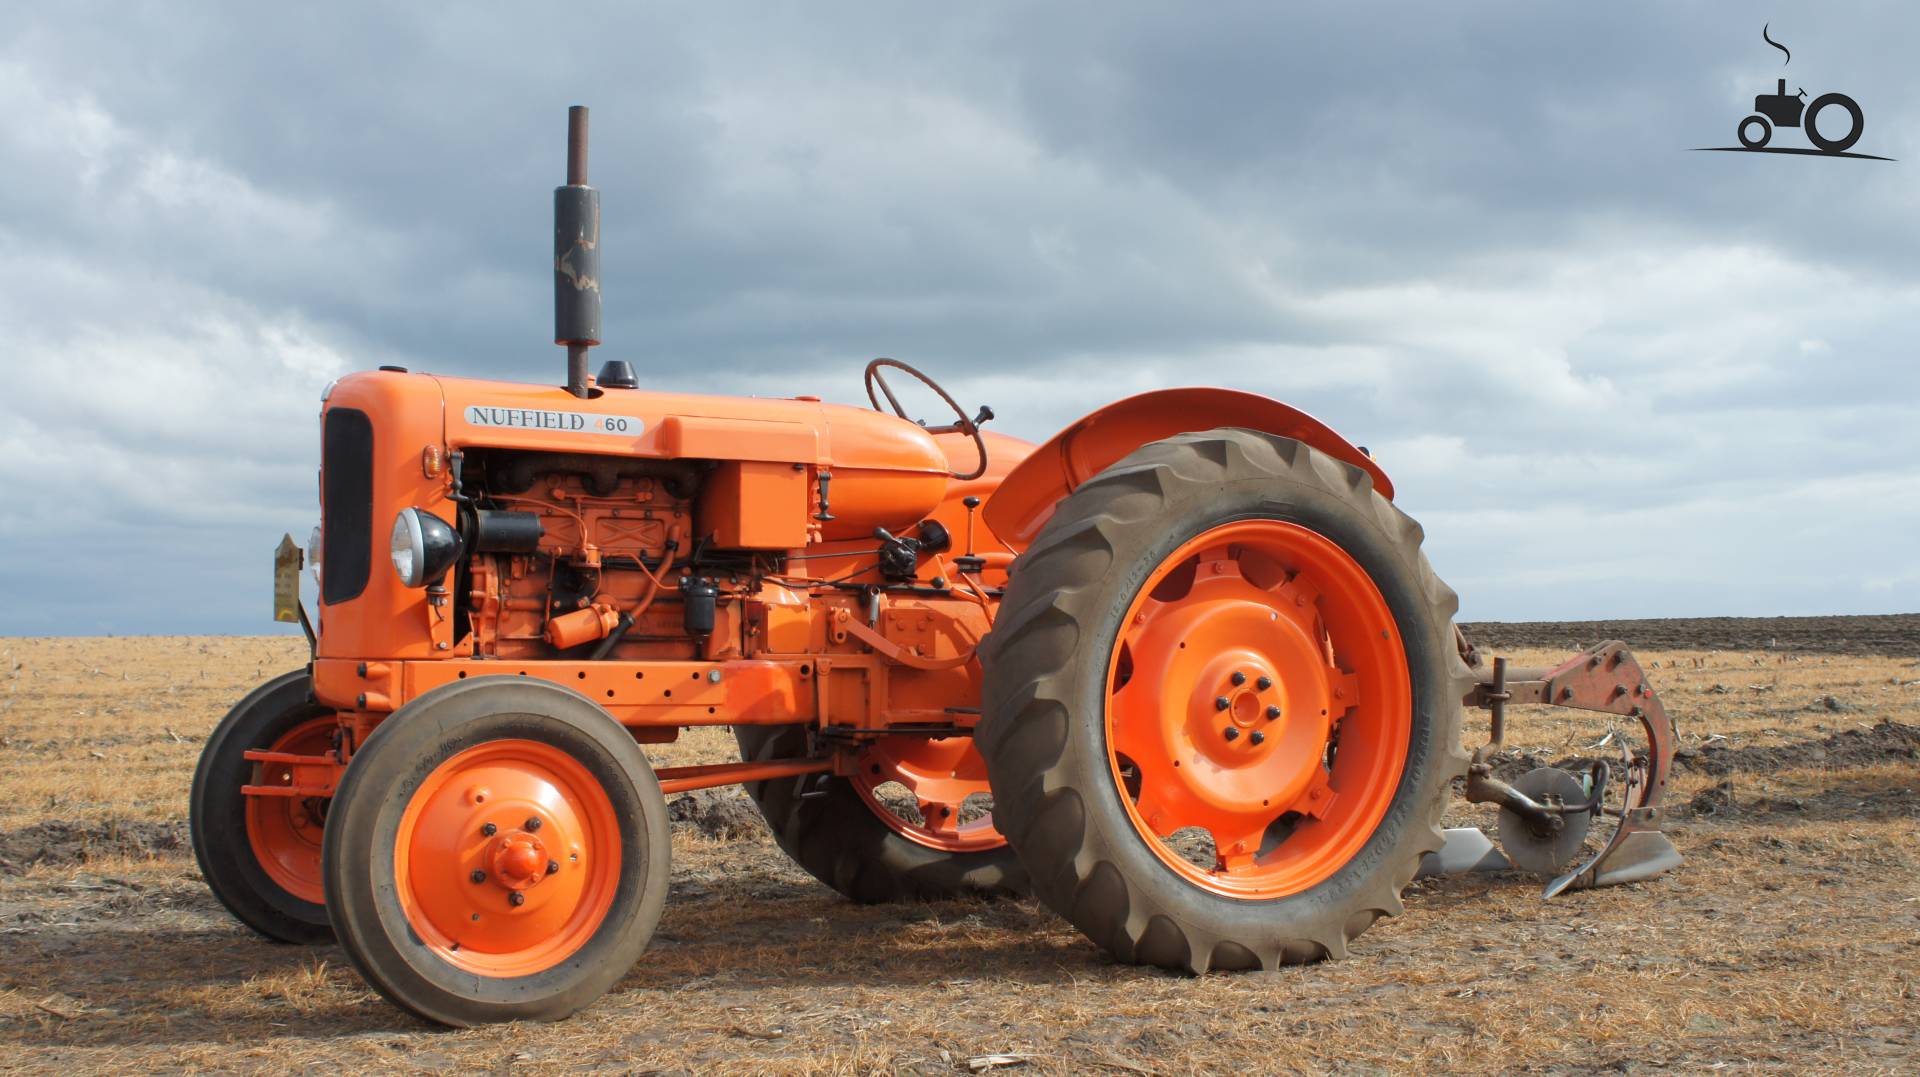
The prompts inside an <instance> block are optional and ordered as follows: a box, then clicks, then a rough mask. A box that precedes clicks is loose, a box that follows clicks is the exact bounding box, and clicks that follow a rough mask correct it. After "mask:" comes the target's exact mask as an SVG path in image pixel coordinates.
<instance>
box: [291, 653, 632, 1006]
mask: <svg viewBox="0 0 1920 1077" xmlns="http://www.w3.org/2000/svg"><path fill="white" fill-rule="evenodd" d="M667 859H668V835H667V813H666V802H665V800H664V798H662V796H661V795H660V786H659V783H658V782H657V781H656V780H655V779H654V776H653V771H652V769H651V768H650V767H649V766H648V765H647V761H646V757H645V756H644V755H643V754H642V753H641V751H640V747H639V745H638V744H637V743H635V741H634V739H633V736H632V735H631V734H630V733H628V732H627V730H626V729H625V728H623V727H622V726H621V725H620V724H619V723H618V722H615V721H614V720H613V719H612V717H610V716H609V715H608V714H607V713H606V712H605V711H603V710H601V709H600V708H599V707H598V706H596V705H594V704H593V703H592V702H590V701H588V700H587V699H585V698H584V697H582V696H579V695H576V694H575V693H573V692H570V691H568V690H566V689H564V688H560V687H558V686H555V685H550V684H546V683H543V682H535V681H527V680H524V679H522V678H518V677H479V678H475V679H473V680H469V681H462V682H459V683H457V684H455V685H453V686H450V687H447V688H443V689H440V690H437V691H435V692H431V693H429V694H427V695H425V696H422V697H421V698H420V699H418V700H416V701H414V702H413V703H411V704H409V705H407V706H406V707H404V708H402V709H401V710H400V711H398V712H396V713H395V714H394V715H393V716H392V717H390V718H388V719H387V720H386V721H385V722H382V723H381V724H380V726H379V728H377V729H376V730H375V731H374V733H373V735H372V736H370V737H368V738H367V743H366V745H365V746H364V747H362V748H361V749H360V750H359V751H358V752H356V753H355V754H354V757H353V760H352V762H351V764H350V765H349V766H348V768H347V772H346V776H345V778H344V779H343V780H342V781H341V783H340V789H339V792H338V794H337V795H336V797H335V804H334V808H333V818H332V820H331V824H330V825H329V827H328V829H327V842H326V851H325V857H324V861H325V869H326V883H327V893H328V897H329V902H328V911H329V912H330V913H331V914H332V917H333V925H334V929H335V931H336V932H337V933H338V934H339V936H340V941H341V944H342V945H343V946H344V947H345V948H346V950H347V953H348V954H349V955H350V956H351V957H352V958H353V961H354V964H355V965H356V966H357V967H358V968H359V969H360V971H361V973H362V975H364V976H365V977H366V978H367V981H368V982H369V983H370V984H372V985H373V987H374V988H375V989H376V990H378V991H379V992H380V993H381V994H383V995H385V996H386V997H387V998H388V999H389V1000H391V1001H392V1002H394V1003H395V1004H397V1005H399V1006H401V1007H403V1008H405V1009H407V1010H410V1011H412V1012H413V1013H416V1014H418V1015H420V1016H421V1017H424V1018H426V1019H428V1020H430V1021H437V1022H439V1023H441V1024H445V1025H455V1026H465V1025H473V1024H481V1023H485V1022H490V1021H509V1020H523V1019H524V1020H556V1019H558V1018H562V1017H565V1016H567V1015H569V1014H571V1013H573V1012H575V1011H577V1010H579V1009H581V1008H582V1007H584V1006H586V1005H588V1004H589V1003H591V1002H593V1001H594V1000H595V999H597V998H599V997H600V996H601V995H602V994H604V993H605V992H606V991H607V990H608V989H609V988H611V987H612V986H613V985H614V984H615V983H617V982H618V981H619V979H620V977H621V976H623V975H625V974H626V971H627V969H628V968H630V967H631V966H632V965H633V963H634V961H636V960H638V958H639V956H640V954H641V953H642V951H644V950H645V949H646V946H647V942H648V940H649V939H650V938H651V937H652V935H653V929H654V925H655V924H656V923H657V922H658V921H659V918H660V910H661V907H662V906H663V905H664V903H665V901H666V889H667Z"/></svg>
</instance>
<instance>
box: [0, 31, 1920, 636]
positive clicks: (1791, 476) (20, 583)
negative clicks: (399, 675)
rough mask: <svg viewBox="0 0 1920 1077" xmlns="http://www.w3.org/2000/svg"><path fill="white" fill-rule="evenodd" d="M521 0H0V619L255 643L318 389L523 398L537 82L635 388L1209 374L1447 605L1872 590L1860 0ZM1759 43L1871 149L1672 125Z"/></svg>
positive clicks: (309, 506)
mask: <svg viewBox="0 0 1920 1077" xmlns="http://www.w3.org/2000/svg"><path fill="white" fill-rule="evenodd" d="M223 8H224V9H223ZM527 9H528V5H506V4H499V5H492V4H466V5H457V6H448V7H446V8H445V9H442V10H432V6H431V5H427V4H407V5H394V4H379V5H367V6H364V7H362V6H358V5H353V4H347V3H334V4H316V5H262V4H245V5H241V4H235V5H216V4H193V5H181V4H173V3H157V2H156V3H147V4H131V3H111V4H108V3H101V4H90V3H80V2H73V3H62V4H42V5H31V6H28V7H24V8H18V9H16V10H13V11H11V12H10V13H9V15H8V17H7V20H6V22H7V26H6V28H5V29H4V31H0V112H3V113H4V116H5V122H4V124H0V175H4V177H5V179H4V181H0V488H3V489H4V490H5V493H6V496H5V497H4V498H0V634H41V633H106V632H111V633H147V632H161V633H172V632H240V633H248V632H262V631H271V630H273V626H272V624H271V622H270V621H269V620H268V613H269V609H270V601H269V586H268V584H269V577H268V572H269V565H270V551H271V549H272V547H273V545H274V543H275V542H276V541H277V540H278V539H279V537H280V534H281V533H282V532H283V531H291V532H293V533H294V534H295V535H296V536H297V537H300V536H304V535H305V534H306V532H307V530H308V529H309V528H310V527H311V526H312V524H313V523H314V520H315V515H316V507H315V503H314V468H315V465H316V456H317V426H316V422H315V414H316V411H317V407H318V398H319V393H320V389H321V387H322V386H323V385H325V384H326V382H327V381H328V380H330V379H331V378H333V377H336V376H338V375H339V374H342V373H345V372H347V371H349V370H354V369H360V368H367V367H372V366H375V365H378V364H381V363H400V364H404V365H407V366H410V367H413V368H415V369H422V368H424V369H428V370H433V371H440V372H450V373H467V374H475V375H484V376H495V377H501V378H509V379H516V380H524V381H549V382H551V381H556V380H558V378H559V377H560V376H561V370H562V360H561V356H560V353H559V350H558V349H556V348H554V347H553V346H552V345H551V344H550V343H548V342H547V334H548V332H549V331H550V326H551V320H550V319H551V314H550V311H549V306H548V304H549V302H550V295H551V293H550V290H549V289H550V285H549V282H548V277H547V275H546V274H547V268H546V267H547V259H548V254H549V252H548V245H549V243H550V232H549V229H550V221H549V216H548V215H549V205H550V194H549V192H550V190H551V188H552V187H553V186H554V185H555V184H556V183H557V182H559V181H560V179H561V178H562V167H563V161H562V148H563V141H564V128H565V115H564V112H565V107H566V106H567V105H569V104H575V103H585V104H589V105H591V106H593V109H594V145H593V177H592V178H593V181H594V183H595V185H596V186H598V187H600V188H601V189H602V190H603V192H604V194H603V198H604V200H605V223H604V234H603V238H604V241H605V245H606V255H605V267H604V269H605V278H606V294H607V304H608V313H607V329H606V337H607V345H606V346H605V347H603V348H601V349H599V354H598V355H597V356H596V360H595V361H596V363H597V362H598V361H599V359H601V358H606V357H611V356H618V357H623V358H627V359H630V360H632V361H633V363H634V365H635V366H636V367H637V368H638V369H639V370H640V371H641V377H642V379H643V382H644V383H646V384H650V385H652V386H656V387H660V388H669V389H675V390H693V391H711V392H763V393H781V394H791V393H799V392H815V393H819V394H821V395H823V396H826V397H827V398H829V399H841V400H848V401H851V400H853V399H854V398H855V397H856V396H857V395H858V394H859V371H860V367H861V365H862V364H863V363H864V362H865V360H866V359H868V358H870V357H872V356H875V355H893V356H897V357H900V358H904V359H907V360H909V361H912V362H915V363H918V364H921V365H923V366H924V367H925V368H926V369H928V370H930V371H932V372H934V373H935V374H936V376H937V377H939V378H940V379H941V380H942V381H943V382H945V383H946V385H947V386H948V387H949V388H950V389H951V390H952V391H953V392H954V393H955V395H956V396H957V397H959V398H960V399H961V400H963V401H966V402H969V403H971V402H979V401H985V402H989V403H991V404H993V405H994V406H995V408H996V410H997V411H998V412H999V414H1000V416H1001V425H1002V427H1003V428H1004V429H1006V430H1007V431H1008V432H1010V433H1015V434H1021V435H1025V436H1028V437H1032V438H1036V439H1038V438H1042V437H1045V436H1046V435H1048V434H1049V433H1050V432H1051V431H1053V430H1054V429H1056V428H1057V427H1058V426H1060V425H1061V424H1062V423H1064V422H1067V421H1069V420H1070V419H1072V418H1073V417H1075V416H1077V415H1079V414H1082V413H1084V412H1085V411H1087V410H1090V409H1092V408H1094V407H1096V406H1098V405H1099V404H1101V403H1103V402H1105V401H1106V400H1108V399H1111V398H1113V397H1115V396H1117V395H1120V394H1123V393H1128V392H1133V391H1138V390H1144V389H1148V388H1153V387H1157V386H1166V385H1175V384H1192V383H1211V384H1218V385H1228V386H1233V387H1237V388H1242V389H1249V390H1254V391H1258V392H1264V393H1269V394H1271V395H1273V396H1276V397H1279V398H1281V399H1283V400H1287V401H1289V402H1291V403H1294V404H1296V405H1298V406H1301V407H1303V408H1305V409H1306V410H1308V411H1311V412H1313V413H1315V414H1317V415H1319V416H1320V417H1322V418H1323V419H1326V420H1327V421H1329V422H1331V423H1332V424H1333V425H1334V426H1335V427H1337V428H1339V429H1341V430H1343V431H1344V432H1346V433H1347V434H1349V436H1351V437H1352V438H1353V439H1354V440H1356V441H1358V442H1361V443H1363V444H1366V445H1369V446H1371V447H1372V448H1373V449H1374V451H1375V452H1376V453H1377V454H1378V455H1379V456H1380V457H1381V458H1382V461H1383V463H1384V465H1385V466H1386V468H1387V469H1388V471H1389V472H1390V473H1391V474H1392V475H1393V477H1394V479H1395V482H1396V484H1397V486H1398V487H1399V491H1400V502H1401V504H1402V505H1403V506H1404V507H1406V508H1407V509H1408V510H1409V511H1411V512H1412V513H1413V514H1414V515H1415V516H1416V517H1417V518H1419V519H1420V520H1421V521H1422V522H1423V523H1424V524H1425V526H1426V529H1427V533H1428V535H1429V553H1430V555H1431V557H1432V559H1433V561H1434V563H1435V565H1436V567H1437V568H1438V569H1439V571H1440V573H1441V575H1442V576H1443V577H1445V578H1446V579H1447V580H1449V582H1451V583H1452V584H1453V585H1454V586H1455V587H1456V588H1457V589H1458V590H1459V591H1460V592H1461V594H1462V596H1463V600H1464V609H1463V616H1465V617H1468V618H1472V619H1516V618H1574V617H1606V616H1636V615H1637V616H1667V615H1675V616H1679V615H1704V614H1771V613H1827V612H1836V613H1855V612H1888V611H1910V610H1915V609H1920V552H1917V551H1920V541H1916V534H1917V533H1920V403H1917V401H1920V366H1917V365H1916V362H1915V358H1916V355H1915V352H1916V348H1915V343H1916V340H1920V173H1916V171H1915V169H1916V168H1920V82H1916V80H1915V79H1914V78H1913V77H1912V72H1913V71H1914V69H1915V59H1914V58H1915V56H1916V55H1917V54H1920V9H1916V8H1915V7H1914V6H1913V5H1911V4H1905V3H1892V2H1888V3H1879V4H1813V3H1799V4H1772V5H1767V4H1762V5H1752V4H1744V3H1740V4H1735V3H1721V4H1709V3H1691V4H1673V3H1619V4H1583V5H1572V4H1539V3H1508V4H1456V5H1444V6H1442V7H1435V6H1433V5H1424V4H1420V5H1415V4H1405V5H1395V6H1380V7H1377V8H1375V7H1370V6H1368V5H1317V6H1314V7H1313V8H1310V9H1306V10H1299V9H1296V8H1295V7H1293V6H1288V5H1281V4H1276V3H1217V4H1207V5H1171V4H1166V5H1152V6H1147V5H1141V6H1133V5H1129V4H1115V3H1100V4H1084V5H1082V4H1052V5H1045V6H1041V5H1025V4H999V3H980V4H967V5H927V4H899V3H894V4H869V5H840V4H830V3H817V2H816V3H805V4H800V3H792V4H754V5H738V6H730V5H674V6H671V7H665V6H662V7H656V8H652V9H643V8H640V7H639V6H638V5H633V4H623V5H618V6H609V7H607V8H605V9H598V10H596V6H595V5H591V4H575V5H569V6H568V7H567V8H565V14H564V15H560V16H558V17H557V18H556V19H552V20H548V19H538V18H528V17H525V16H523V15H521V14H520V12H522V11H525V10H527ZM555 10H559V9H555ZM1762 22H1770V23H1771V25H1772V36H1773V37H1774V38H1775V39H1777V40H1779V41H1781V42H1782V43H1784V44H1785V45H1787V46H1788V47H1789V48H1790V49H1792V50H1793V58H1792V61H1791V62H1790V63H1785V64H1784V65H1783V57H1782V55H1781V54H1780V53H1779V52H1778V51H1776V50H1775V49H1773V48H1771V47H1770V46H1768V45H1767V44H1766V43H1765V42H1763V41H1762V40H1761V37H1760V30H1761V24H1762ZM1779 77H1785V78H1786V79H1787V86H1788V91H1789V92H1792V91H1794V90H1796V89H1798V88H1800V87H1804V88H1805V89H1806V90H1807V92H1808V95H1809V98H1811V97H1814V96H1818V95H1819V94H1821V93H1825V92H1827V91H1829V90H1840V91H1844V92H1846V93H1848V94H1850V95H1852V96H1853V97H1854V98H1856V99H1857V100H1858V101H1859V102H1860V104H1861V106H1862V107H1863V108H1864V110H1865V113H1866V117H1867V124H1866V132H1865V137H1864V138H1863V139H1862V140H1861V142H1860V144H1859V145H1858V146H1856V147H1855V149H1856V150H1857V151H1859V152H1864V153H1874V154H1879V155H1883V156H1887V157H1893V158H1898V159H1899V161H1898V162H1897V163H1885V162H1877V161H1860V160H1843V159H1829V158H1820V157H1809V156H1785V155H1770V154H1769V155H1761V154H1734V153H1695V152H1690V148H1691V147H1696V146H1728V145H1734V144H1735V141H1734V130H1735V126H1736V124H1737V123H1738V122H1739V120H1740V119H1741V117H1742V116H1744V115H1746V113H1747V112H1749V111H1750V110H1751V105H1752V97H1753V95H1754V94H1756V93H1759V92H1763V91H1770V90H1771V89H1772V83H1773V80H1774V79H1775V78H1779ZM1776 138H1777V139H1778V140H1779V141H1778V144H1783V145H1799V146H1804V145H1805V142H1804V141H1803V136H1802V135H1801V133H1800V132H1798V131H1792V130H1782V131H1781V132H1779V133H1778V134H1777V135H1776Z"/></svg>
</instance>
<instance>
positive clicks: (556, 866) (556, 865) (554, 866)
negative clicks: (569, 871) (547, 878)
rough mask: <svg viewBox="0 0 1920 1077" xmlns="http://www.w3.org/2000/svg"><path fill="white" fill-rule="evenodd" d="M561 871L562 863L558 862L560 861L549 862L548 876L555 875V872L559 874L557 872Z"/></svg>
mask: <svg viewBox="0 0 1920 1077" xmlns="http://www.w3.org/2000/svg"><path fill="white" fill-rule="evenodd" d="M559 870H560V861H558V860H549V861H547V874H548V875H552V874H554V873H555V872H557V871H559Z"/></svg>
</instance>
